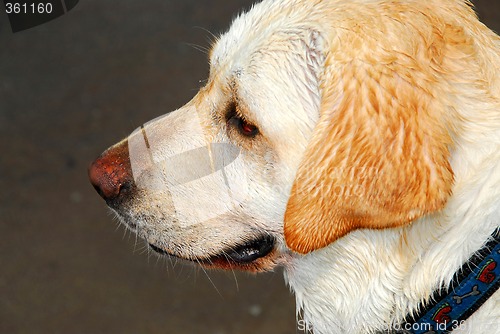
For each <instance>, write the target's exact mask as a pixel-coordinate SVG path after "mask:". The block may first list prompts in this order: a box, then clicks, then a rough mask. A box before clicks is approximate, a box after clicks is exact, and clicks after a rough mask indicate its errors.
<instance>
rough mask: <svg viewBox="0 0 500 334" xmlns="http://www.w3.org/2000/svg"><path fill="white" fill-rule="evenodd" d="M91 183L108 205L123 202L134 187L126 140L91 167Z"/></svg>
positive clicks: (112, 148)
mask: <svg viewBox="0 0 500 334" xmlns="http://www.w3.org/2000/svg"><path fill="white" fill-rule="evenodd" d="M89 178H90V182H91V183H92V185H93V186H94V188H95V189H96V190H97V192H98V193H99V195H101V197H102V198H104V199H105V200H106V202H107V203H108V204H111V203H113V202H116V201H117V200H122V199H123V197H124V196H125V194H126V193H128V191H129V190H130V189H131V188H132V186H133V178H132V168H131V167H130V157H129V152H128V142H127V141H126V140H124V141H122V142H121V143H119V144H117V145H115V146H113V147H111V148H109V149H108V150H107V151H105V152H104V153H103V154H101V156H100V157H99V158H97V159H96V160H95V161H94V162H93V163H92V164H91V165H90V167H89Z"/></svg>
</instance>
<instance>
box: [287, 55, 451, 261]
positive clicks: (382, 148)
mask: <svg viewBox="0 0 500 334" xmlns="http://www.w3.org/2000/svg"><path fill="white" fill-rule="evenodd" d="M409 71H410V70H409V69H405V68H403V67H402V68H400V69H397V70H395V69H394V68H392V69H390V68H389V66H388V65H384V64H381V65H378V64H367V63H366V62H362V61H353V62H351V63H349V64H346V65H345V66H342V70H341V71H340V72H337V73H336V74H332V75H331V77H334V79H332V81H333V82H335V85H328V87H330V90H328V89H326V90H325V89H324V92H323V101H322V107H321V116H320V119H319V122H318V124H317V125H316V128H315V129H314V132H313V135H312V140H311V141H310V143H309V146H308V148H307V150H306V153H305V156H304V158H303V161H302V163H301V165H300V166H299V169H298V172H297V174H296V178H295V181H294V184H293V187H292V191H291V195H290V199H289V202H288V204H287V209H286V213H285V225H284V233H285V240H286V243H287V245H288V246H289V247H290V248H291V249H292V250H294V251H296V252H299V253H308V252H310V251H313V250H315V249H318V248H321V247H324V246H327V245H328V244H330V243H331V242H333V241H335V240H336V239H338V238H340V237H342V236H344V235H346V234H347V233H349V232H351V231H353V230H355V229H359V228H372V229H382V228H391V227H397V226H403V225H405V224H409V223H410V222H411V221H412V220H414V219H416V218H418V217H420V216H422V215H424V214H428V213H432V212H434V211H437V210H440V209H442V208H443V207H444V205H445V203H446V201H447V199H448V197H449V195H450V191H451V186H452V183H453V173H452V171H451V167H450V164H449V162H448V158H449V148H448V147H449V145H450V143H451V140H450V135H449V133H448V130H447V125H446V121H445V112H446V109H445V107H444V106H441V105H439V103H438V99H436V98H434V97H433V96H432V91H433V90H432V89H426V87H423V84H424V83H425V84H427V85H429V86H428V88H432V87H431V85H436V86H437V83H436V82H432V81H427V80H422V78H412V73H411V72H409ZM436 90H437V88H436V89H435V91H436ZM335 92H337V93H335Z"/></svg>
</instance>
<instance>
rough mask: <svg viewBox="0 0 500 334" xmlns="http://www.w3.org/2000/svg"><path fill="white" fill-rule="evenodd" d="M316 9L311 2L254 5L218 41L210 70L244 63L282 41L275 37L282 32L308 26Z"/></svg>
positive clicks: (288, 0) (278, 1)
mask: <svg viewBox="0 0 500 334" xmlns="http://www.w3.org/2000/svg"><path fill="white" fill-rule="evenodd" d="M313 7H314V6H313V4H312V2H309V1H303V0H264V1H262V2H260V3H257V4H255V5H254V6H253V7H252V8H251V9H250V10H249V11H247V12H244V13H242V14H240V15H239V16H238V17H236V19H235V20H234V21H233V23H232V25H231V27H230V28H229V30H228V31H227V32H225V33H224V34H222V35H221V36H220V37H219V38H218V39H217V40H216V43H215V44H214V45H213V46H212V49H211V51H210V64H211V68H212V69H219V68H224V67H226V66H227V65H234V62H235V61H238V60H240V61H245V59H244V58H245V57H247V56H249V55H252V54H254V53H255V52H256V51H259V49H261V48H262V47H265V46H266V45H268V44H269V43H271V42H272V41H273V40H276V39H279V38H278V36H276V34H277V33H279V32H280V31H284V30H299V29H300V27H301V26H307V22H308V21H309V20H311V16H310V15H309V13H311V12H312V11H313ZM282 41H283V40H282ZM242 58H243V59H242ZM229 62H231V63H229Z"/></svg>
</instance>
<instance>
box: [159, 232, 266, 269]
mask: <svg viewBox="0 0 500 334" xmlns="http://www.w3.org/2000/svg"><path fill="white" fill-rule="evenodd" d="M274 245H275V239H274V238H273V237H272V236H269V235H266V236H262V237H259V238H256V239H253V240H250V241H247V242H245V243H243V244H240V245H237V246H235V247H231V248H228V249H226V250H223V251H221V252H220V253H219V254H217V255H212V256H209V257H199V258H198V257H193V258H186V257H180V256H178V255H176V254H174V253H172V252H169V251H167V250H164V249H162V248H160V247H158V246H155V245H153V244H151V243H150V244H149V247H150V248H151V249H152V250H154V251H155V252H157V253H159V254H162V255H170V256H175V257H180V258H182V259H185V260H189V261H192V262H196V263H199V264H202V265H206V266H209V267H211V266H216V267H223V266H224V264H225V265H248V264H250V263H252V262H254V261H256V260H258V259H260V258H263V257H265V256H267V255H268V254H270V253H271V252H272V250H273V249H274Z"/></svg>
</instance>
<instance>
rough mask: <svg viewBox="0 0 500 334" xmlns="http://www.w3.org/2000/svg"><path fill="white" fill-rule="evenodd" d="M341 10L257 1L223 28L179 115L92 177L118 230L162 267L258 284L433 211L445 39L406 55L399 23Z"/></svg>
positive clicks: (151, 128)
mask: <svg viewBox="0 0 500 334" xmlns="http://www.w3.org/2000/svg"><path fill="white" fill-rule="evenodd" d="M344 6H345V7H346V8H344V9H345V12H343V14H339V13H337V12H336V11H335V9H332V8H331V7H332V5H331V4H325V2H308V1H288V2H286V1H274V2H272V1H264V2H263V3H260V4H259V5H256V6H255V7H254V8H253V9H252V10H251V11H250V12H249V13H247V14H244V15H242V16H241V17H239V18H238V19H236V21H235V22H234V23H233V26H232V28H231V29H230V30H229V32H227V33H226V34H225V35H223V36H222V37H221V38H220V39H219V40H218V41H217V43H216V44H215V46H214V47H213V49H212V51H211V54H210V63H211V67H210V75H209V79H208V81H207V84H206V86H205V87H203V88H201V89H200V91H199V92H198V94H197V95H196V96H195V97H194V98H193V100H192V101H190V102H189V103H188V104H186V105H185V106H184V107H182V108H181V109H179V110H177V111H174V112H172V113H169V114H167V115H165V116H163V117H160V118H158V119H156V120H154V121H152V122H149V123H147V124H145V125H144V126H142V127H141V128H140V129H138V130H136V131H135V132H134V133H132V134H131V135H130V136H129V137H128V138H127V139H125V140H124V141H122V142H120V143H119V144H117V145H115V146H113V147H111V148H110V149H108V150H107V151H106V152H104V153H103V155H102V156H101V157H100V158H99V159H97V160H96V161H95V162H94V163H93V164H92V166H91V168H90V171H89V173H90V177H91V180H92V183H93V184H94V186H95V187H96V189H97V190H98V191H99V192H100V194H101V195H102V196H103V197H104V198H105V199H106V201H107V203H108V205H109V206H110V207H111V208H112V209H113V210H114V211H115V212H116V214H117V215H118V217H119V218H120V219H121V221H122V222H123V223H124V224H125V225H126V226H127V227H129V228H130V229H132V230H133V231H134V232H136V233H137V234H138V235H139V236H141V237H143V238H144V239H145V240H146V241H147V242H148V243H149V244H150V245H151V247H152V248H153V249H154V250H156V251H158V252H160V253H165V254H169V255H173V256H176V257H180V258H183V259H187V260H191V261H195V262H198V263H200V264H202V265H205V266H207V267H219V268H238V269H244V270H250V271H263V270H269V269H272V268H273V267H274V266H276V265H277V264H280V263H286V262H287V261H288V260H289V259H290V257H293V256H296V255H295V254H294V253H293V252H291V251H290V249H291V250H294V251H297V252H300V253H307V252H310V251H313V250H315V249H318V248H321V247H324V246H326V245H328V244H329V243H331V242H333V241H335V240H336V239H338V238H340V237H342V236H344V235H345V234H347V233H349V232H350V231H352V230H354V229H358V228H388V227H396V226H402V225H405V224H408V223H410V222H411V221H412V220H414V219H416V218H418V217H420V216H422V215H424V214H428V213H431V212H434V211H436V210H439V209H441V208H442V207H443V206H444V205H445V203H446V200H447V198H448V196H449V194H450V189H451V185H452V181H453V173H452V171H451V168H450V166H449V163H448V159H449V152H450V147H451V139H450V138H451V134H450V130H449V129H451V128H452V124H451V121H450V120H449V119H448V118H447V114H446V110H448V109H449V108H448V106H447V105H445V102H446V101H445V99H441V98H440V96H439V93H440V88H441V87H440V83H439V82H438V81H439V80H438V79H436V78H437V76H438V75H441V73H442V71H443V70H444V69H445V67H446V66H447V65H446V59H445V57H444V56H443V54H442V53H443V52H444V51H443V50H441V49H438V48H437V46H438V45H437V43H439V42H440V41H441V42H442V43H443V45H444V43H445V41H444V36H445V35H446V36H447V38H451V39H452V38H453V36H454V35H452V34H451V33H450V34H446V32H444V33H442V35H441V36H437V37H436V36H435V39H434V40H432V42H430V43H431V46H435V47H430V48H428V49H426V50H420V51H418V50H417V51H415V50H414V48H415V45H418V43H420V42H422V43H424V42H427V41H425V40H424V37H420V36H418V35H417V34H415V33H413V32H411V31H407V29H406V28H405V27H404V26H403V25H401V24H400V23H398V22H399V21H395V20H392V19H389V17H391V15H396V16H397V15H399V14H397V13H399V11H400V10H401V9H400V8H399V7H398V8H390V6H386V7H383V9H377V8H375V7H373V6H367V8H371V10H372V11H378V10H383V11H387V13H384V15H386V16H381V15H379V14H377V15H379V17H380V20H382V21H384V20H385V21H384V22H374V20H373V19H372V18H373V15H374V13H372V12H370V11H366V12H357V11H353V10H352V8H350V6H349V5H347V4H344ZM399 6H403V5H402V4H400V5H399ZM372 7H373V8H372ZM394 7H397V6H396V5H394ZM365 9H366V8H365ZM349 10H351V11H349ZM391 11H393V12H391ZM332 18H334V19H335V22H334V23H332V20H333V19H332ZM422 19H426V20H427V19H429V20H431V19H432V17H431V18H422ZM382 23H383V24H382ZM424 23H425V22H424ZM380 27H389V28H387V31H390V32H391V34H396V33H398V36H397V37H398V40H401V41H404V42H402V43H401V44H399V45H394V38H395V36H394V35H391V34H388V33H387V32H385V31H384V30H383V29H382V30H381V28H380ZM421 29H424V30H425V29H428V30H429V32H432V31H433V27H432V24H427V25H425V24H423V25H422V27H421ZM444 29H453V27H448V28H444ZM448 35H449V37H448ZM391 38H392V39H391ZM405 38H408V39H405ZM447 42H449V41H447ZM433 43H434V44H433ZM387 50H391V52H388V51H387ZM452 51H453V50H451V51H450V52H452ZM416 52H417V53H416ZM439 57H441V59H438V58H439ZM424 65H425V66H427V70H428V72H425V71H424V72H422V71H420V70H418V69H421V68H422V66H424ZM431 65H432V66H433V67H430V66H431ZM431 83H432V85H434V86H433V88H432V90H430V89H429V85H430V84H431Z"/></svg>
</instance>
